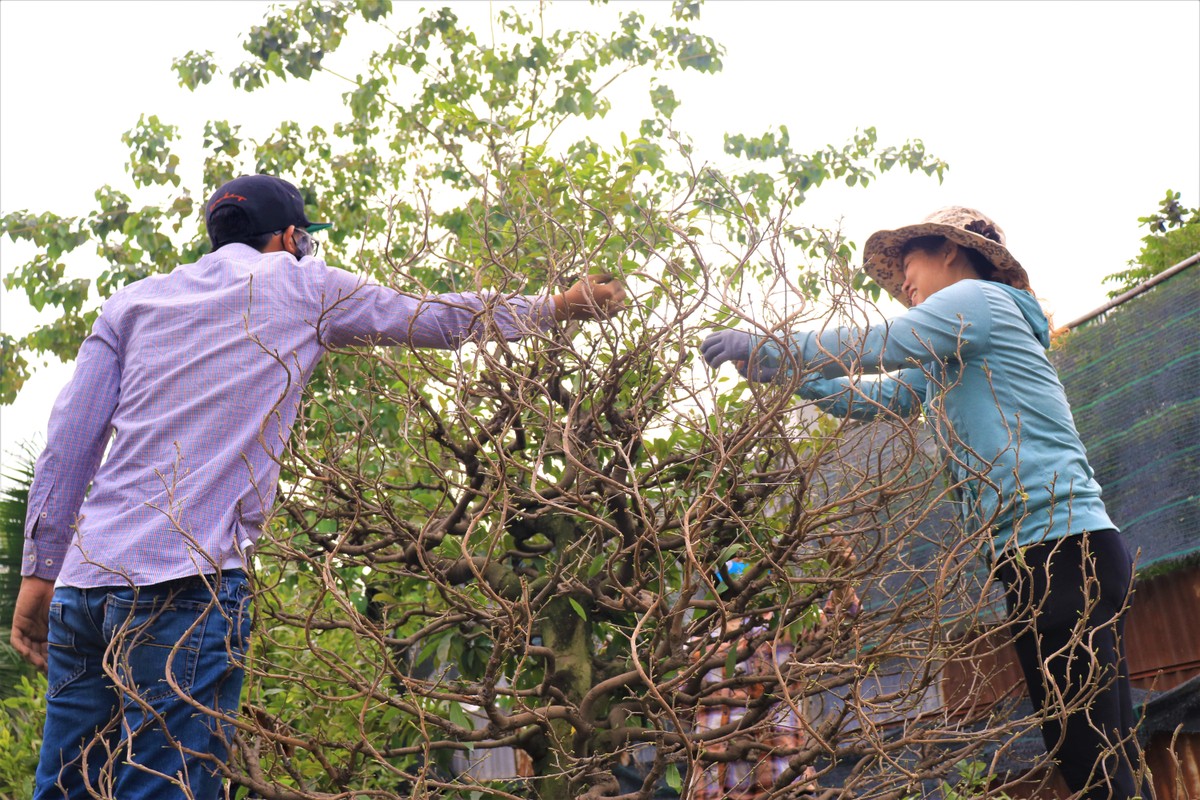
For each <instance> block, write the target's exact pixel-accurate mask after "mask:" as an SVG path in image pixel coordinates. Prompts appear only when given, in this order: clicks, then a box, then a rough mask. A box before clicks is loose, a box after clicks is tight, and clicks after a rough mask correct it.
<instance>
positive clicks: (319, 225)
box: [304, 222, 333, 233]
mask: <svg viewBox="0 0 1200 800" xmlns="http://www.w3.org/2000/svg"><path fill="white" fill-rule="evenodd" d="M332 227H333V223H332V222H314V223H313V224H311V225H309V226H308V227H307V228H305V229H304V230H306V231H308V232H309V233H313V232H315V231H323V230H325V229H326V228H332Z"/></svg>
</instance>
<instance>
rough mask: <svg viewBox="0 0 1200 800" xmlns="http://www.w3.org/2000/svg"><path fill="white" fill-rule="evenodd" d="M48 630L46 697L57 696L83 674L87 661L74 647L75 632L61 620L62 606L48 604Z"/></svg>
mask: <svg viewBox="0 0 1200 800" xmlns="http://www.w3.org/2000/svg"><path fill="white" fill-rule="evenodd" d="M49 622H50V630H49V634H48V636H47V637H46V638H47V641H48V642H49V644H50V667H49V670H48V677H49V679H50V684H49V687H48V688H47V690H46V696H47V697H56V696H58V694H59V693H60V692H61V691H62V690H63V689H65V688H66V687H67V686H69V685H70V684H71V682H72V681H74V680H75V679H77V678H78V677H79V676H80V675H82V674H83V672H84V670H85V669H86V668H87V659H86V658H85V657H84V656H83V654H81V653H80V652H79V651H78V650H77V649H76V647H75V632H74V631H73V630H72V629H71V628H70V627H68V625H67V623H66V621H65V620H64V619H63V604H62V603H61V602H58V601H54V602H52V603H50V620H49Z"/></svg>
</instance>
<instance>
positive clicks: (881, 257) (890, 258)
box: [863, 206, 1030, 306]
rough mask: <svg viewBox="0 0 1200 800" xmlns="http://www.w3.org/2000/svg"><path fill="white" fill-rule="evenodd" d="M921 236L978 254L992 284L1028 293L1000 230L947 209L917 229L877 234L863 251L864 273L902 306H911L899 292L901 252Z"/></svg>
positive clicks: (971, 212)
mask: <svg viewBox="0 0 1200 800" xmlns="http://www.w3.org/2000/svg"><path fill="white" fill-rule="evenodd" d="M921 236H945V237H946V238H947V239H949V240H950V241H952V242H954V243H955V244H959V245H962V246H963V247H970V248H972V249H974V250H978V251H979V252H980V253H981V254H982V255H983V256H984V258H986V259H987V260H988V261H990V262H992V266H994V267H995V268H996V274H995V275H994V276H992V280H995V281H998V282H1000V283H1007V284H1008V285H1009V286H1014V287H1016V288H1017V289H1024V290H1025V291H1030V288H1029V275H1028V274H1027V273H1026V272H1025V268H1024V267H1022V266H1021V264H1020V262H1018V261H1017V260H1016V259H1015V258H1013V257H1012V253H1010V252H1008V248H1007V247H1005V241H1004V231H1003V230H1002V229H1001V228H1000V226H999V225H997V224H996V223H995V222H993V221H992V220H991V219H990V218H989V217H987V216H986V215H985V214H982V213H980V212H978V211H976V210H975V209H973V208H964V207H963V206H949V207H947V208H943V209H939V210H938V211H935V212H933V213H932V214H930V215H929V216H928V217H926V218H925V219H924V220H922V221H921V222H920V223H918V224H916V225H908V226H907V227H904V228H897V229H896V230H894V231H876V232H875V233H873V234H871V237H870V238H869V239H867V244H866V246H865V247H864V248H863V269H864V270H865V271H866V273H867V274H868V275H870V276H871V277H872V278H873V279H874V280H875V282H876V283H878V284H879V285H880V286H882V287H883V288H884V289H886V290H887V293H888V294H890V295H891V296H892V297H894V298H896V299H897V300H899V301H900V302H901V303H903V304H904V305H905V306H909V305H911V303H910V302H909V299H908V298H907V297H906V296H905V295H904V292H903V291H901V288H900V287H902V286H903V285H904V263H903V260H902V259H901V258H900V252H901V250H903V249H904V245H905V243H906V242H908V241H909V240H910V239H916V238H919V237H921Z"/></svg>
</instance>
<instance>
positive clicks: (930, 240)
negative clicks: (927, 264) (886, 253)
mask: <svg viewBox="0 0 1200 800" xmlns="http://www.w3.org/2000/svg"><path fill="white" fill-rule="evenodd" d="M948 241H950V240H949V239H947V238H946V237H945V236H918V237H917V238H915V239H909V240H908V241H907V242H905V243H904V246H903V247H901V248H900V263H904V259H905V258H907V257H908V254H909V253H913V252H916V251H918V250H919V251H920V252H922V253H940V252H942V250H943V248H945V246H946V242H948ZM956 244H957V242H956ZM958 246H959V247H960V248H962V250H963V252H964V253H966V254H967V260H968V261H970V262H971V268H972V269H974V270H975V272H976V273H977V274H978V275H979V277H980V278H982V279H983V280H985V281H994V280H996V265H995V264H993V263H992V262H991V261H988V259H987V256H985V255H984V254H983V253H981V252H979V251H978V250H976V249H975V248H973V247H966V246H964V245H961V244H960V245H958Z"/></svg>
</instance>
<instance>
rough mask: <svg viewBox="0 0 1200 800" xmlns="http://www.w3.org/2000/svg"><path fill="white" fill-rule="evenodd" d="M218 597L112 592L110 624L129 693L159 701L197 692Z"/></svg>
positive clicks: (107, 616)
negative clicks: (200, 660) (196, 682)
mask: <svg viewBox="0 0 1200 800" xmlns="http://www.w3.org/2000/svg"><path fill="white" fill-rule="evenodd" d="M212 610H213V606H212V602H211V601H208V602H205V601H197V600H190V599H181V598H178V597H173V596H169V595H168V596H166V597H164V596H161V595H160V596H154V595H150V596H149V597H144V598H139V597H137V596H136V595H135V596H134V597H132V598H126V597H120V596H117V595H113V596H110V597H109V599H108V603H107V605H106V606H105V610H104V627H105V631H106V633H107V635H108V637H109V640H110V642H111V645H110V650H109V652H110V656H109V657H110V658H112V659H114V661H115V663H114V664H113V666H114V670H115V672H116V674H117V676H118V679H119V680H120V682H121V684H122V685H121V686H120V687H118V688H119V689H120V690H121V691H122V693H123V694H125V695H126V696H127V697H129V698H131V699H134V700H135V701H136V700H140V701H142V702H145V703H153V702H155V701H157V700H162V699H163V698H165V697H173V696H178V695H183V694H188V693H190V692H191V688H192V684H193V682H194V680H195V677H196V663H197V660H198V658H199V654H200V646H201V643H202V641H203V639H204V630H205V627H206V626H207V625H208V622H209V619H210V617H211V616H212V613H211V612H212Z"/></svg>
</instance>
